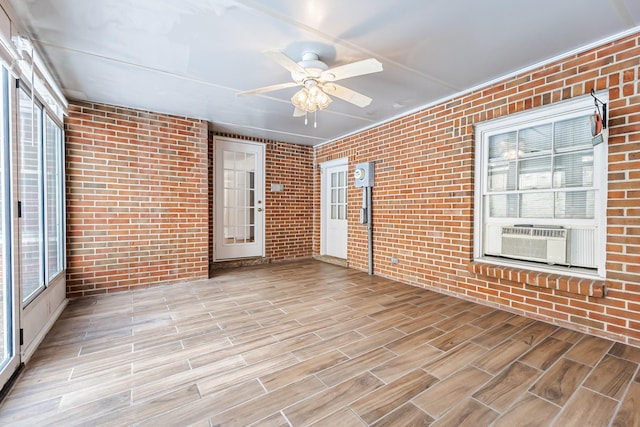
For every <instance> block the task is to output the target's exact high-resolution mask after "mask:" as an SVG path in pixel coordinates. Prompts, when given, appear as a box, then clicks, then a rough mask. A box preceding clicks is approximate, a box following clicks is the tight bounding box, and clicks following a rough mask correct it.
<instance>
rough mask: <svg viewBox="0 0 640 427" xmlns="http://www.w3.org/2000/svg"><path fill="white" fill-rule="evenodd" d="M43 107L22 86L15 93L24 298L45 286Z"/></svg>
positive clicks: (21, 270) (21, 273) (28, 297)
mask: <svg viewBox="0 0 640 427" xmlns="http://www.w3.org/2000/svg"><path fill="white" fill-rule="evenodd" d="M41 114H42V110H41V109H40V108H39V107H35V106H34V104H33V103H32V100H31V97H30V96H29V94H28V93H27V92H25V91H24V90H23V89H20V90H19V94H18V138H19V149H18V152H19V158H20V164H19V172H18V173H19V177H18V182H19V187H20V190H19V194H20V205H21V209H20V221H19V223H20V234H19V236H20V284H21V288H22V289H21V291H22V300H23V301H27V300H29V299H30V298H32V297H33V296H34V295H35V294H37V293H38V292H39V291H40V290H41V289H43V288H44V274H43V272H44V265H43V263H42V259H43V257H42V252H43V250H44V246H43V239H42V235H43V229H44V224H43V216H42V205H43V204H42V203H43V199H42V196H43V191H42V164H41V159H42V151H41V148H42V145H41V140H42V139H41V135H42V130H41V124H40V123H41V122H40V118H39V117H40V116H41Z"/></svg>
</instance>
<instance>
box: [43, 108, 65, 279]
mask: <svg viewBox="0 0 640 427" xmlns="http://www.w3.org/2000/svg"><path fill="white" fill-rule="evenodd" d="M44 147H45V170H46V174H45V179H46V187H47V188H46V202H47V203H46V205H47V206H46V213H45V215H46V223H47V283H49V282H51V280H53V279H54V278H55V277H56V276H57V275H58V274H60V273H61V272H62V270H63V263H64V228H63V227H64V221H63V218H64V209H63V205H62V201H63V200H64V194H63V189H64V186H63V168H62V129H61V128H60V126H59V125H58V124H57V123H56V122H54V121H53V119H52V118H51V117H50V116H49V115H46V117H45V141H44Z"/></svg>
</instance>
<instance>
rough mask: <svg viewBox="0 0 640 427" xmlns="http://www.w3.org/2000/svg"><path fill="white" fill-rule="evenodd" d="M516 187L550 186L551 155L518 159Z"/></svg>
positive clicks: (531, 188)
mask: <svg viewBox="0 0 640 427" xmlns="http://www.w3.org/2000/svg"><path fill="white" fill-rule="evenodd" d="M518 188H519V189H520V190H533V189H536V188H551V156H549V157H541V158H535V159H529V160H522V161H520V170H519V179H518Z"/></svg>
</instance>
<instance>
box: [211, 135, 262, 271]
mask: <svg viewBox="0 0 640 427" xmlns="http://www.w3.org/2000/svg"><path fill="white" fill-rule="evenodd" d="M264 209H265V206H264V144H257V143H251V142H246V141H238V140H233V139H229V138H216V140H215V216H216V218H215V224H216V227H215V259H216V260H226V259H236V258H249V257H261V256H264V215H265V213H264Z"/></svg>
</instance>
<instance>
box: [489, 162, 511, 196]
mask: <svg viewBox="0 0 640 427" xmlns="http://www.w3.org/2000/svg"><path fill="white" fill-rule="evenodd" d="M515 189H516V162H515V161H511V162H505V161H499V162H495V163H491V164H489V191H507V190H515Z"/></svg>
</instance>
